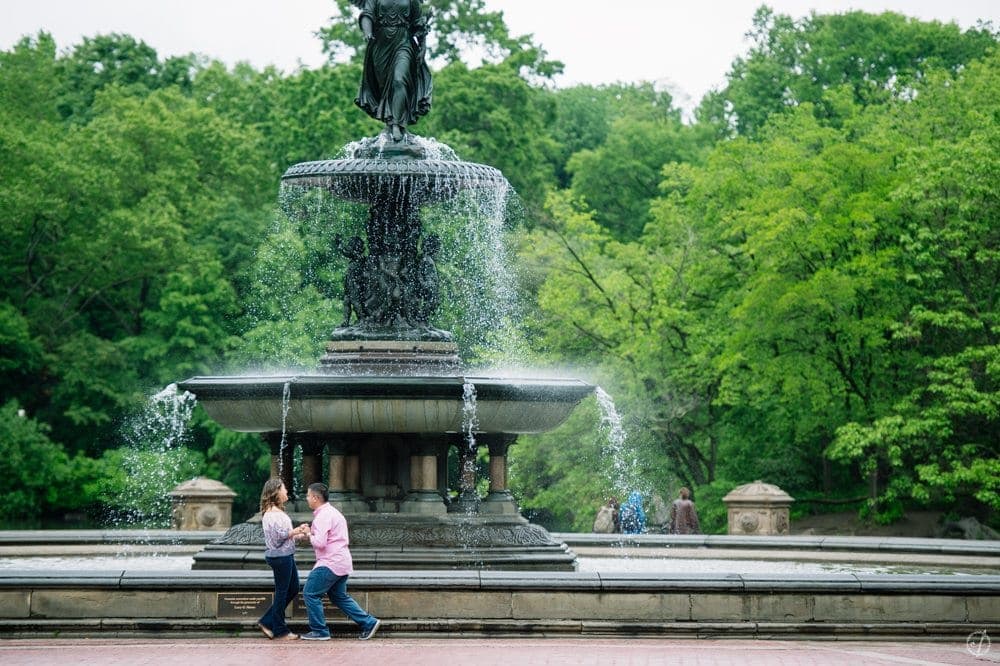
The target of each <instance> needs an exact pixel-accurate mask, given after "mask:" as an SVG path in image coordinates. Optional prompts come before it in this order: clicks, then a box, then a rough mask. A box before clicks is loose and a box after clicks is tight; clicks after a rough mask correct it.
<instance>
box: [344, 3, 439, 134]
mask: <svg viewBox="0 0 1000 666" xmlns="http://www.w3.org/2000/svg"><path fill="white" fill-rule="evenodd" d="M422 1H423V0H351V2H352V3H353V4H354V6H356V7H358V8H359V9H360V10H361V15H360V17H359V18H358V24H359V26H360V27H361V31H362V32H363V33H364V36H365V40H366V41H367V43H368V46H367V47H366V49H365V64H364V74H363V75H362V77H361V87H360V90H359V91H358V97H357V99H355V100H354V103H355V104H357V105H358V106H360V107H361V108H362V109H364V110H365V112H366V113H367V114H368V115H369V116H371V117H372V118H374V119H376V120H381V121H382V122H384V123H385V125H386V130H387V131H388V133H389V136H390V137H392V140H393V141H395V142H399V141H402V140H403V138H404V135H405V134H406V128H407V127H408V126H409V125H412V124H413V123H415V122H417V119H418V118H419V117H420V116H422V115H424V114H426V113H427V112H428V111H429V110H430V107H431V89H432V87H433V86H432V82H431V72H430V69H428V67H427V62H426V51H427V30H428V25H429V20H428V17H427V16H426V15H424V14H422V12H421V4H422Z"/></svg>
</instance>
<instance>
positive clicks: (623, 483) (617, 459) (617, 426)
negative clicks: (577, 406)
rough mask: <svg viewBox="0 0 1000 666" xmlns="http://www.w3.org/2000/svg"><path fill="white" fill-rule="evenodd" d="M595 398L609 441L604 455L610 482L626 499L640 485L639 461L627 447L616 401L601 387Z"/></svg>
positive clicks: (601, 424) (597, 390) (605, 434)
mask: <svg viewBox="0 0 1000 666" xmlns="http://www.w3.org/2000/svg"><path fill="white" fill-rule="evenodd" d="M594 397H595V398H597V404H598V406H599V407H600V410H601V423H600V430H601V432H602V433H603V434H604V436H605V438H606V440H607V443H606V444H605V446H604V450H603V455H604V457H605V459H606V460H607V461H608V463H609V464H608V466H607V469H609V470H611V472H610V474H611V479H610V481H611V484H612V486H613V488H614V490H615V493H616V494H617V495H618V496H619V497H622V498H624V497H626V496H627V495H628V493H629V492H630V491H632V490H635V489H636V485H637V484H638V483H639V465H638V461H637V460H636V459H635V455H634V452H633V451H631V450H630V449H629V448H628V447H627V446H626V441H627V439H628V437H627V434H626V432H625V427H624V426H623V425H622V417H621V414H619V413H618V409H617V408H616V407H615V401H614V400H613V399H612V397H611V396H610V395H608V393H607V391H605V390H604V389H602V388H601V387H600V386H598V387H596V388H594Z"/></svg>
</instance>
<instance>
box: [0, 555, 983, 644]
mask: <svg viewBox="0 0 1000 666" xmlns="http://www.w3.org/2000/svg"><path fill="white" fill-rule="evenodd" d="M270 593H271V578H270V575H269V574H268V573H266V572H253V571H233V572H224V571H212V572H198V571H193V572H180V573H170V574H155V573H148V572H128V571H126V572H118V573H115V574H107V573H87V572H72V573H69V572H68V573H48V572H27V571H25V572H16V571H7V572H5V573H4V576H3V577H2V578H0V636H4V635H6V636H12V635H46V634H56V633H59V634H60V635H79V634H85V635H94V634H102V633H108V632H111V633H137V632H138V633H161V632H170V631H184V632H187V633H190V632H192V631H194V632H206V633H208V632H217V631H220V630H221V631H230V632H242V631H252V630H253V627H254V623H255V622H256V619H257V617H258V616H259V615H260V612H261V611H262V609H263V608H264V607H266V606H267V604H268V603H269V602H270ZM351 593H352V595H353V596H354V597H355V598H356V599H357V600H358V602H359V603H360V604H361V605H362V606H363V607H365V608H367V609H368V610H370V611H371V612H372V613H374V614H375V615H378V616H379V617H380V618H382V619H383V620H384V621H385V627H384V629H383V631H385V632H387V633H394V632H395V633H449V634H451V633H456V632H462V633H496V634H505V633H518V634H531V633H537V634H542V633H545V634H548V633H564V634H630V635H631V634H650V635H691V636H706V635H726V636H730V635H748V636H776V635H781V636H786V637H794V636H797V635H798V636H824V635H826V636H847V635H879V636H885V635H918V636H924V637H927V636H952V637H954V636H965V635H968V634H969V633H970V632H972V631H979V630H983V629H986V630H987V631H990V632H997V633H1000V576H929V575H921V576H904V575H881V576H879V575H852V574H836V575H823V576H809V577H806V576H798V577H796V576H780V577H779V576H747V575H734V574H730V575H699V576H683V577H682V576H677V577H676V578H663V577H644V576H642V575H638V574H632V575H626V574H618V575H606V574H597V573H583V572H576V573H531V572H526V573H515V572H486V571H483V572H479V571H455V572H363V573H358V574H356V575H354V576H352V578H351ZM290 613H291V618H292V619H291V625H292V626H293V627H298V628H302V627H304V618H305V615H304V612H303V609H302V608H301V603H300V602H297V605H296V606H295V607H292V608H291V609H290ZM328 619H330V620H331V624H332V626H333V629H334V631H335V632H346V633H350V634H351V635H353V633H355V628H354V627H353V626H352V625H351V623H349V622H348V621H346V620H345V619H344V618H343V616H341V615H340V614H339V613H338V612H336V611H329V612H328Z"/></svg>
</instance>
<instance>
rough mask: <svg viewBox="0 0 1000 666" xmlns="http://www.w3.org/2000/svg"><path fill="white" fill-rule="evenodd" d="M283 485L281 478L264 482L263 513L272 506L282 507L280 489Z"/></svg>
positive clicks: (261, 496)
mask: <svg viewBox="0 0 1000 666" xmlns="http://www.w3.org/2000/svg"><path fill="white" fill-rule="evenodd" d="M283 485H284V484H283V483H282V482H281V479H268V480H267V481H265V482H264V489H263V490H261V491H260V512H261V513H264V512H265V511H267V510H268V509H270V508H271V507H272V506H276V507H278V508H279V509H280V508H281V502H279V501H278V491H279V490H281V486H283Z"/></svg>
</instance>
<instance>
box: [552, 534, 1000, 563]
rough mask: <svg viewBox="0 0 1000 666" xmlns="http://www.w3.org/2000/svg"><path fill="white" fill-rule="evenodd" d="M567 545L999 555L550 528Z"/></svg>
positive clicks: (943, 542) (921, 542) (991, 545)
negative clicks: (570, 530)
mask: <svg viewBox="0 0 1000 666" xmlns="http://www.w3.org/2000/svg"><path fill="white" fill-rule="evenodd" d="M551 534H552V537H553V538H554V539H556V540H561V541H563V542H565V543H566V545H568V546H569V547H570V548H577V547H603V548H616V547H622V546H628V547H637V548H707V549H712V548H716V549H753V550H789V551H798V550H820V551H850V552H860V553H867V552H882V553H885V552H892V553H913V554H945V555H966V556H974V555H981V556H987V557H998V558H1000V541H965V540H963V539H912V538H903V537H857V536H843V537H838V536H805V535H803V536H757V537H753V536H733V535H725V534H692V535H680V534H634V535H625V534H589V533H577V532H552V533H551Z"/></svg>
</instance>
